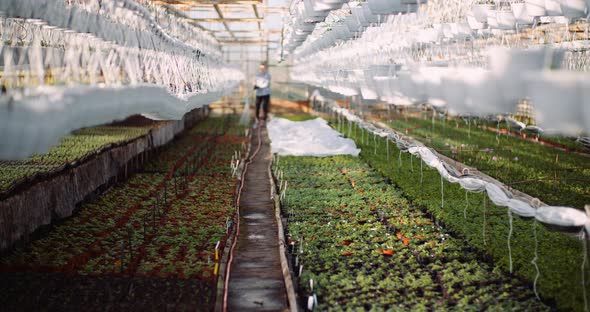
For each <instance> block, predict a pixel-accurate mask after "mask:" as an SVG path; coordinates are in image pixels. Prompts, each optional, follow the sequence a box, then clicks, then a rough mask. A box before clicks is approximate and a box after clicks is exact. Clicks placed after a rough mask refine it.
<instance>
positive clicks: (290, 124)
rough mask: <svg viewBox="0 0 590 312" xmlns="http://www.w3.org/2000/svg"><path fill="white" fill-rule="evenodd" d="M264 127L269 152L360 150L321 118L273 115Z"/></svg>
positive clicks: (355, 153) (314, 153) (320, 153)
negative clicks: (286, 117) (295, 119)
mask: <svg viewBox="0 0 590 312" xmlns="http://www.w3.org/2000/svg"><path fill="white" fill-rule="evenodd" d="M267 127H268V134H269V136H270V140H271V148H272V152H273V153H278V154H279V155H294V156H317V157H326V156H332V155H352V156H358V154H359V153H360V152H361V150H360V149H358V148H356V144H354V141H353V140H351V139H346V138H343V137H342V136H341V135H340V133H338V132H337V131H335V130H334V129H332V128H330V126H329V125H328V122H327V121H325V120H324V119H322V118H316V119H313V120H307V121H290V120H287V119H283V118H273V119H271V120H270V122H269V123H268V125H267Z"/></svg>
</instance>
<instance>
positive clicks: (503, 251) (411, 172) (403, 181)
mask: <svg viewBox="0 0 590 312" xmlns="http://www.w3.org/2000/svg"><path fill="white" fill-rule="evenodd" d="M447 127H448V128H447V129H449V128H452V129H455V124H454V123H453V124H452V127H451V125H449V124H447ZM345 128H346V127H342V130H343V132H344V134H346V135H350V136H351V138H353V139H354V140H355V142H356V144H357V145H358V146H359V147H360V148H361V150H362V152H361V155H360V156H361V158H363V159H364V160H365V161H367V162H368V163H369V164H370V166H371V167H372V168H375V169H376V170H377V171H378V172H379V173H380V174H382V175H384V176H385V177H386V178H387V179H389V180H390V181H391V182H392V183H394V184H395V185H396V186H397V187H399V189H400V190H401V191H402V192H403V194H404V196H405V197H406V198H407V199H408V200H410V201H411V202H412V203H413V204H414V205H415V206H417V207H421V208H422V209H423V210H424V211H425V212H427V213H428V214H429V215H431V216H432V217H433V219H435V220H437V222H438V223H439V224H444V226H445V228H446V229H447V230H449V231H452V232H453V233H456V234H457V235H459V236H460V237H462V238H463V239H464V240H465V241H466V242H467V243H468V244H469V245H470V246H473V248H474V250H478V251H479V252H481V253H482V254H483V255H485V257H487V258H488V259H489V260H491V261H494V264H495V266H497V267H499V268H503V269H504V270H506V271H509V270H510V269H511V268H512V272H513V274H514V275H515V276H519V277H521V278H523V279H525V280H527V281H529V282H530V283H532V284H533V286H534V288H535V289H536V291H537V293H538V294H539V295H540V297H541V298H543V300H544V302H554V303H555V305H556V306H557V307H558V308H559V309H565V310H575V311H580V310H583V307H584V301H585V299H584V297H585V296H587V293H586V290H587V289H590V281H588V279H587V278H585V276H588V274H589V273H590V268H589V266H588V264H587V261H586V262H584V259H585V258H584V251H585V250H587V248H584V244H585V243H586V242H585V241H584V240H579V239H578V238H577V237H572V236H569V235H566V234H563V233H561V232H556V231H554V229H551V228H548V227H546V226H543V225H540V224H537V223H536V222H535V221H534V219H527V218H521V217H513V216H511V215H509V214H508V211H507V210H506V208H502V207H497V206H495V205H493V204H492V203H491V202H489V200H487V195H486V194H474V193H469V192H466V191H465V190H464V189H462V188H461V187H460V186H458V185H456V184H451V183H447V182H446V181H444V180H441V177H440V175H439V173H438V171H436V170H433V169H430V168H429V167H428V166H423V165H422V163H421V160H420V159H419V158H417V157H414V156H411V155H409V154H407V153H403V152H400V151H399V149H397V147H396V146H395V144H386V142H385V140H384V139H382V138H379V137H377V138H373V137H372V136H368V135H367V134H366V133H365V132H363V130H361V129H360V128H357V127H356V126H353V127H352V131H348V129H347V128H346V129H345ZM420 129H422V128H420ZM435 129H438V131H439V132H440V131H443V132H444V131H447V129H445V130H441V129H440V128H436V126H435ZM416 131H418V130H417V129H414V130H413V133H414V134H415V132H416ZM434 131H436V130H434ZM434 131H433V132H434ZM471 134H472V135H471V138H474V136H479V135H480V133H478V134H477V135H474V134H473V133H471ZM445 135H447V136H448V137H452V136H451V135H449V134H448V133H446V134H445ZM432 136H433V137H434V135H432ZM481 136H482V137H484V138H485V137H486V135H485V133H481ZM368 137H369V138H370V139H367V138H368ZM458 138H459V137H458V136H457V139H458ZM468 138H469V135H468V134H463V136H462V137H461V139H462V140H467V139H468ZM493 138H494V140H495V138H496V137H495V136H493ZM447 139H450V138H447ZM499 140H501V142H502V141H503V140H508V138H505V137H499ZM443 142H444V141H443ZM375 143H376V144H375ZM425 143H428V141H425ZM487 143H488V144H489V141H488V142H487ZM455 144H456V143H455ZM459 144H460V142H459ZM476 144H477V143H476ZM514 144H519V143H518V142H517V143H514ZM525 145H526V144H525ZM455 146H457V145H455ZM480 147H483V146H480ZM490 147H493V148H495V149H497V148H496V147H495V146H490ZM446 148H447V149H448V150H450V146H449V147H446ZM519 148H520V149H522V150H523V153H525V154H524V156H519V160H518V163H520V161H521V159H522V161H523V162H527V159H528V162H529V163H531V162H532V163H533V164H534V162H535V161H537V159H539V160H538V161H539V162H541V161H542V160H541V159H542V158H537V156H536V155H535V154H540V153H543V150H541V152H539V151H536V148H537V147H531V146H530V145H526V146H523V147H519ZM484 149H485V148H484ZM551 151H553V150H551ZM545 153H547V152H546V151H545ZM461 161H463V158H462V159H461ZM482 161H483V160H482ZM485 161H493V160H487V158H486V159H485ZM578 165H579V164H578ZM534 166H538V168H539V170H547V168H542V165H537V164H534ZM546 166H548V165H547V164H546ZM525 168H526V166H525ZM517 170H518V169H514V170H511V171H510V172H517ZM549 170H550V169H549ZM494 171H495V170H494ZM490 174H491V172H490ZM549 192H550V191H547V193H549ZM578 196H579V195H575V194H574V195H572V196H570V198H562V200H566V199H567V200H568V201H576V200H578V201H579V198H578ZM539 197H540V198H542V199H544V200H547V201H549V202H550V199H546V198H544V197H543V196H539ZM563 202H565V201H562V203H563ZM586 257H587V256H586ZM584 282H585V284H584Z"/></svg>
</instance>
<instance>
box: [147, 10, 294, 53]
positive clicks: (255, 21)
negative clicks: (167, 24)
mask: <svg viewBox="0 0 590 312" xmlns="http://www.w3.org/2000/svg"><path fill="white" fill-rule="evenodd" d="M268 1H269V0H151V1H150V2H152V3H154V4H158V5H162V6H165V7H167V8H168V10H169V12H171V13H173V14H175V15H177V16H179V17H182V18H183V19H185V20H186V21H187V22H189V23H191V24H193V25H195V26H196V27H198V28H200V29H202V30H204V31H207V32H208V33H209V34H211V36H213V37H214V38H215V39H216V40H217V42H219V43H220V44H221V45H222V48H223V49H224V50H225V49H228V48H229V49H235V48H239V47H241V46H244V47H249V46H260V52H259V53H260V54H261V55H260V56H261V58H266V59H267V61H268V51H269V50H271V49H276V48H274V46H275V45H276V44H280V41H279V40H276V35H274V36H272V34H282V31H281V30H280V29H274V28H276V27H275V26H270V27H271V28H270V29H269V26H267V25H266V23H265V22H266V18H267V17H269V16H273V17H274V18H275V20H276V16H280V15H282V14H284V13H285V12H287V11H288V6H285V5H284V4H278V5H274V6H271V5H267V4H266V3H268ZM287 2H289V1H287ZM232 23H233V24H232ZM263 23H265V24H263ZM254 25H256V26H254ZM248 26H250V27H248ZM232 27H233V29H232ZM272 27H274V28H272ZM271 39H272V40H271ZM271 46H273V47H271ZM233 54H234V53H229V55H228V57H229V58H233V57H232V56H231V55H233Z"/></svg>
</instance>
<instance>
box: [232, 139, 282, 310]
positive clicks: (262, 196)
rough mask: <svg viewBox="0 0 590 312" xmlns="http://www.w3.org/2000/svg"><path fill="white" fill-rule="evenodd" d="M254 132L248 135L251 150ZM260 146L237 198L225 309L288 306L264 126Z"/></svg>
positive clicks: (280, 308)
mask: <svg viewBox="0 0 590 312" xmlns="http://www.w3.org/2000/svg"><path fill="white" fill-rule="evenodd" d="M257 133H258V131H256V130H255V131H254V134H253V136H252V142H251V144H252V152H254V150H255V149H256V147H257V144H258V138H257ZM260 136H261V138H262V146H261V148H260V151H259V152H258V154H257V155H256V157H255V158H254V159H253V161H252V163H251V164H250V165H249V166H248V171H247V172H246V177H245V184H244V188H243V189H242V195H241V198H240V233H239V237H238V243H237V245H236V249H235V250H234V260H233V263H232V268H231V275H230V282H229V297H228V310H229V311H285V310H287V309H288V301H287V294H286V291H285V283H284V279H283V274H282V271H281V262H280V258H279V241H278V237H277V231H278V230H277V223H276V219H275V212H274V202H273V201H272V200H271V199H270V181H269V178H268V167H269V164H270V161H271V152H270V146H269V139H268V133H267V130H266V127H264V128H262V129H261V134H260Z"/></svg>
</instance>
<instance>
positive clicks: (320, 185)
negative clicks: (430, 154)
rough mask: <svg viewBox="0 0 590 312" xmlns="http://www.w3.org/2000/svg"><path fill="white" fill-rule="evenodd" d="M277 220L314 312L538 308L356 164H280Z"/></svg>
mask: <svg viewBox="0 0 590 312" xmlns="http://www.w3.org/2000/svg"><path fill="white" fill-rule="evenodd" d="M279 164H280V166H279V167H280V168H279V169H280V170H283V172H284V178H285V180H287V181H288V182H289V187H288V190H287V196H286V199H285V200H284V201H283V207H282V208H283V213H284V214H285V215H286V216H288V224H287V229H286V230H287V234H288V241H289V242H291V243H292V246H293V247H294V249H295V250H294V253H293V256H296V257H297V258H298V260H299V262H300V263H301V264H303V267H304V269H303V274H302V276H301V277H300V278H298V281H299V283H300V285H301V288H300V291H301V293H302V297H303V298H307V295H309V293H311V289H310V287H309V283H308V281H309V279H313V280H314V284H315V285H316V286H315V287H314V290H315V291H316V292H317V295H318V299H319V304H320V307H319V309H320V310H328V309H347V310H371V311H382V310H400V311H410V310H412V311H413V310H422V311H425V310H432V309H436V310H453V309H456V310H482V309H496V310H503V309H520V310H546V309H547V308H546V307H545V306H543V304H541V303H540V302H538V301H537V300H536V299H535V297H534V294H533V293H532V291H531V290H530V289H529V288H528V287H527V286H526V285H523V284H522V283H521V282H520V281H518V280H517V279H515V278H513V277H510V276H509V275H507V274H505V272H503V271H502V270H494V269H493V267H492V266H490V265H489V264H487V263H484V262H481V261H479V259H478V258H477V257H476V255H475V253H474V252H473V251H472V250H471V247H470V246H469V245H468V244H466V243H465V242H464V241H463V240H461V239H456V238H454V237H453V236H451V235H449V234H448V233H447V232H446V231H445V230H444V229H443V228H442V227H440V226H438V225H436V224H435V223H434V222H433V221H432V220H431V219H430V218H429V217H428V216H427V215H426V214H425V213H424V212H422V211H421V210H420V209H418V208H417V207H416V206H415V205H413V204H412V203H410V201H408V200H407V199H406V198H405V197H404V195H403V194H402V192H400V191H399V190H398V189H396V188H394V187H393V186H392V185H391V184H388V183H387V182H386V181H385V180H384V178H382V177H381V176H380V175H379V174H378V173H377V172H376V171H375V170H373V169H371V168H370V167H368V166H367V165H366V164H365V163H363V162H362V161H361V160H360V159H358V158H353V157H349V156H336V157H329V158H313V157H281V158H280V161H279Z"/></svg>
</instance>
